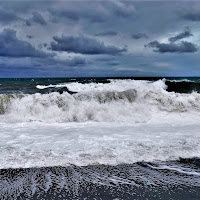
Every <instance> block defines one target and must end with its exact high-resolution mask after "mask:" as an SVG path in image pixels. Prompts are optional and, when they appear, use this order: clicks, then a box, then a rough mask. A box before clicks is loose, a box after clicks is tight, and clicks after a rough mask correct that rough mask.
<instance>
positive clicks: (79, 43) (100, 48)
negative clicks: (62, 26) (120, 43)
mask: <svg viewBox="0 0 200 200" xmlns="http://www.w3.org/2000/svg"><path fill="white" fill-rule="evenodd" d="M53 39H54V41H55V42H51V50H53V51H67V52H73V53H82V54H111V55H116V54H120V53H122V52H125V51H126V49H125V48H118V47H115V46H105V44H104V43H103V42H100V41H99V40H95V39H92V38H89V37H85V36H64V35H62V36H61V37H58V36H54V37H53Z"/></svg>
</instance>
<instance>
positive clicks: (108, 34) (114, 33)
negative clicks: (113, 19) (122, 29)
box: [95, 31, 118, 36]
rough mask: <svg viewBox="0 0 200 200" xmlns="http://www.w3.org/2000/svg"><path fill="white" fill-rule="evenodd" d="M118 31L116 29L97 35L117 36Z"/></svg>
mask: <svg viewBox="0 0 200 200" xmlns="http://www.w3.org/2000/svg"><path fill="white" fill-rule="evenodd" d="M117 34H118V33H117V32H116V31H106V32H101V33H96V34H95V36H115V35H117Z"/></svg>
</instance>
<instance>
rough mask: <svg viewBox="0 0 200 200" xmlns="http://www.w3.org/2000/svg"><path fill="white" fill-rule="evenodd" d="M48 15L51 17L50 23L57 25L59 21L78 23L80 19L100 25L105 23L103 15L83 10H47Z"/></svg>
mask: <svg viewBox="0 0 200 200" xmlns="http://www.w3.org/2000/svg"><path fill="white" fill-rule="evenodd" d="M49 13H50V14H51V15H52V18H51V22H54V23H57V22H58V21H59V20H60V19H70V20H73V21H79V20H80V19H87V20H89V21H90V22H94V23H95V22H96V23H101V22H105V21H106V17H105V16H104V15H99V14H98V13H96V12H92V11H88V12H86V11H85V10H73V9H71V10H69V9H67V10H55V9H49Z"/></svg>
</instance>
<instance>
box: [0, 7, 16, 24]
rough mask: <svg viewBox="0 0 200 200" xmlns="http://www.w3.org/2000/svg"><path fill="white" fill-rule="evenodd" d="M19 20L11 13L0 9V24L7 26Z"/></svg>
mask: <svg viewBox="0 0 200 200" xmlns="http://www.w3.org/2000/svg"><path fill="white" fill-rule="evenodd" d="M19 19H20V18H19V17H18V16H17V15H16V14H15V13H14V12H12V11H8V10H4V9H0V23H1V24H9V23H12V22H15V21H17V20H19Z"/></svg>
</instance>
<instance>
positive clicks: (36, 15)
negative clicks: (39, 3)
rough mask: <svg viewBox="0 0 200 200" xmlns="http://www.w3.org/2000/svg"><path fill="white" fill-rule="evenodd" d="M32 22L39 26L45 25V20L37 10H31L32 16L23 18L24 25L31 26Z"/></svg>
mask: <svg viewBox="0 0 200 200" xmlns="http://www.w3.org/2000/svg"><path fill="white" fill-rule="evenodd" d="M32 23H36V24H40V25H41V26H46V25H47V22H46V21H45V19H44V18H43V16H42V15H41V14H40V13H38V12H33V17H32V18H30V19H26V20H25V25H26V26H31V25H32Z"/></svg>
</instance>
